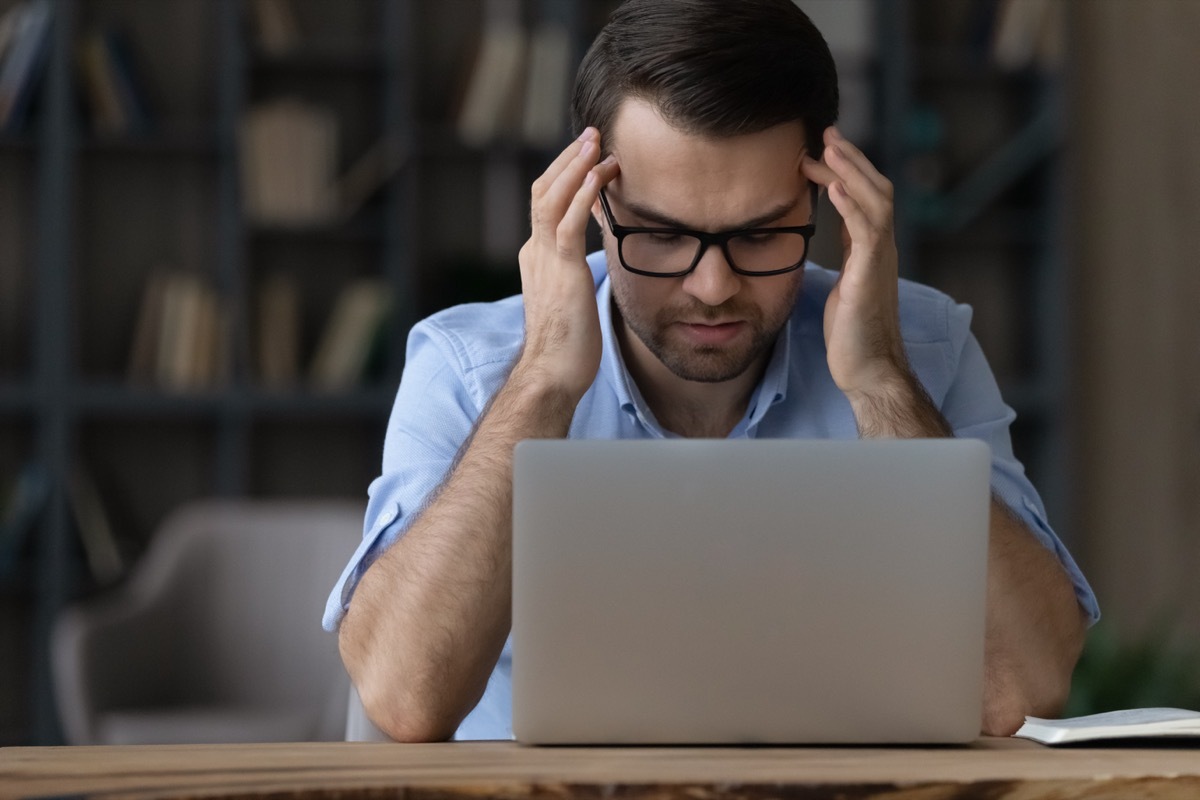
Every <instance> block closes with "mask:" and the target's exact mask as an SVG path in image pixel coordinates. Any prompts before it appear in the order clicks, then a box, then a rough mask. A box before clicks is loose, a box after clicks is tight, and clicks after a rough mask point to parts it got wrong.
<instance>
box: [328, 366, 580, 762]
mask: <svg viewBox="0 0 1200 800" xmlns="http://www.w3.org/2000/svg"><path fill="white" fill-rule="evenodd" d="M573 413H574V403H573V402H570V400H569V399H568V398H566V397H564V396H562V395H561V394H559V393H557V392H555V391H554V390H551V389H547V388H545V387H543V386H541V385H539V384H538V383H537V381H536V380H535V379H533V378H530V377H529V376H527V375H525V374H523V373H522V372H521V371H520V367H519V366H518V367H517V368H516V369H514V372H513V374H512V375H511V376H510V377H509V380H508V381H507V382H506V384H505V385H504V386H503V387H502V388H501V389H500V391H499V392H498V393H497V395H496V397H495V398H494V400H493V402H492V403H491V405H490V406H489V408H488V409H487V411H486V412H485V413H484V415H483V416H482V417H481V419H480V421H479V423H478V425H477V426H476V429H475V432H474V434H473V436H472V437H471V439H470V440H469V442H468V443H467V444H466V445H464V448H463V450H462V452H461V454H460V458H459V461H458V463H457V465H456V466H455V467H454V468H452V470H451V472H450V475H449V476H448V478H447V479H446V481H445V483H444V484H443V485H442V487H441V488H440V489H439V490H438V491H437V492H436V493H435V495H434V496H433V498H432V499H431V501H430V502H429V503H428V504H427V506H426V508H425V509H424V510H423V511H422V512H421V513H420V514H419V516H418V518H417V520H416V521H415V522H414V523H413V524H412V526H411V527H410V528H409V530H408V531H407V532H406V533H405V534H404V536H402V537H401V538H400V539H399V540H398V541H397V542H396V543H395V545H393V546H392V547H391V548H389V549H388V550H387V551H386V552H385V553H383V555H381V556H380V558H379V559H378V560H377V561H376V562H375V563H374V564H372V566H371V567H370V568H369V569H368V570H367V572H366V574H364V575H363V577H362V580H361V581H360V583H359V585H358V588H357V589H356V591H355V594H354V601H353V602H352V603H351V605H350V608H349V610H348V611H347V613H346V617H345V618H344V619H343V621H342V626H341V633H340V637H339V645H340V647H341V651H342V658H343V660H344V661H345V663H346V667H347V670H348V671H349V673H350V675H351V677H352V678H353V680H354V683H355V685H356V686H357V688H358V691H359V694H360V695H361V696H362V698H363V704H364V707H365V708H366V710H367V713H368V716H370V717H371V719H372V720H373V721H374V722H375V724H376V725H378V726H379V727H380V728H382V729H383V730H384V732H385V733H387V734H389V735H390V736H392V738H395V739H398V740H429V739H446V738H449V736H451V735H452V734H453V733H454V730H455V728H456V727H457V726H458V724H459V722H461V720H462V718H463V717H464V716H465V715H466V714H467V713H468V712H469V711H470V709H471V708H472V707H473V706H474V704H475V703H477V702H478V700H479V698H480V696H481V695H482V693H483V690H484V688H485V687H486V685H487V680H488V676H489V675H490V673H491V671H492V669H493V668H494V667H495V664H496V661H497V659H498V658H499V655H500V650H501V649H502V648H503V646H504V641H505V639H506V637H507V636H508V632H509V629H510V627H511V596H512V453H513V447H514V446H515V445H516V443H517V442H519V441H520V440H522V439H527V438H550V437H561V436H565V435H566V433H567V429H568V427H569V426H570V422H571V417H572V415H573Z"/></svg>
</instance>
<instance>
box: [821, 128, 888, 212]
mask: <svg viewBox="0 0 1200 800" xmlns="http://www.w3.org/2000/svg"><path fill="white" fill-rule="evenodd" d="M825 146H826V148H828V147H830V146H833V147H836V148H837V149H838V150H839V151H840V152H841V153H842V155H844V156H845V157H846V159H847V160H848V161H849V162H850V163H851V164H853V165H854V166H855V167H857V168H858V170H859V171H860V172H862V174H863V176H864V177H866V179H867V180H868V181H870V182H871V184H872V185H873V186H874V187H875V188H876V189H877V190H878V191H879V192H881V193H882V194H883V195H884V196H885V197H886V198H888V199H889V200H891V199H892V182H891V181H889V180H888V179H887V178H886V177H884V176H883V174H882V173H881V172H880V171H879V170H877V169H875V165H874V164H872V163H871V159H869V158H867V157H866V155H864V154H863V151H862V150H859V149H858V147H857V146H856V145H855V144H854V142H851V141H850V140H849V139H847V138H846V137H844V136H842V132H841V131H839V130H838V129H837V128H835V127H833V126H830V127H828V128H826V129H825Z"/></svg>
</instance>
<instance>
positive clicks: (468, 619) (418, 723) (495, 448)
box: [325, 0, 1098, 741]
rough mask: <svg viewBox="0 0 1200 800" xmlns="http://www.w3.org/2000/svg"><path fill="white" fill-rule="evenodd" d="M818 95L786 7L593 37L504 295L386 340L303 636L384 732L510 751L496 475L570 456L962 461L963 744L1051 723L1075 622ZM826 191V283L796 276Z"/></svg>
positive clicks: (1058, 569) (1074, 586) (740, 8)
mask: <svg viewBox="0 0 1200 800" xmlns="http://www.w3.org/2000/svg"><path fill="white" fill-rule="evenodd" d="M836 81H837V79H836V73H835V70H834V66H833V61H832V59H831V57H830V55H829V50H828V48H827V47H826V45H825V43H824V40H823V39H822V38H821V36H820V34H819V33H818V32H817V30H816V29H815V28H814V27H813V26H812V24H811V22H810V21H809V20H808V18H807V17H806V16H805V15H804V14H803V13H802V12H801V11H800V10H799V9H798V8H796V7H795V6H794V5H793V4H792V2H791V0H741V1H740V2H737V3H729V2H726V0H631V2H629V3H627V4H626V5H624V6H622V7H621V8H620V9H619V10H618V11H617V12H616V13H615V14H614V15H613V17H612V19H611V21H610V23H609V25H608V26H607V27H606V28H605V30H604V31H602V32H601V34H600V35H599V37H598V38H597V40H596V42H595V43H594V44H593V46H592V48H591V50H590V51H589V53H588V55H587V56H586V58H585V59H584V62H583V64H582V65H581V67H580V70H579V74H578V76H577V81H576V87H575V94H574V98H573V101H572V112H573V118H574V122H575V125H576V130H581V131H582V134H581V135H580V137H579V139H578V140H577V141H575V142H574V143H572V144H571V145H570V146H568V147H567V149H566V150H565V151H564V152H563V153H562V154H561V155H560V156H559V157H558V158H557V160H555V161H554V163H553V164H551V165H550V167H549V168H548V169H547V170H546V172H545V174H543V175H542V176H541V177H540V178H539V179H538V180H537V181H536V182H535V183H534V185H533V191H532V202H531V214H532V235H531V237H530V239H529V241H528V242H527V243H526V244H525V246H524V247H523V248H522V249H521V253H520V265H521V280H522V290H523V295H522V296H521V297H517V298H510V299H508V300H504V301H501V302H499V303H494V304H488V305H474V306H462V307H458V308H455V309H450V310H448V311H445V312H442V313H440V314H438V315H435V316H434V317H431V318H430V319H428V320H425V321H424V322H422V323H420V324H419V325H417V326H416V327H415V328H414V329H413V331H412V334H411V337H410V340H409V349H408V357H407V358H408V360H407V364H406V370H405V375H404V378H403V380H402V381H401V386H400V389H399V393H398V397H397V400H396V405H395V409H394V411H393V415H392V419H391V423H390V426H389V429H388V435H387V442H386V444H385V453H384V469H383V474H382V475H381V476H380V477H379V478H378V479H377V480H376V481H374V482H373V483H372V486H371V490H370V495H371V500H370V504H369V508H368V514H367V521H366V531H365V536H364V541H363V544H362V546H361V547H360V548H359V551H358V552H357V553H356V554H355V555H354V557H353V559H352V560H351V563H350V564H349V565H348V566H347V568H346V572H345V573H344V574H343V577H342V580H341V581H340V582H339V584H338V586H337V587H336V588H335V589H334V592H333V594H332V595H331V597H330V603H329V607H328V609H327V613H326V619H325V624H326V626H327V627H329V628H330V629H335V628H337V627H338V626H339V625H340V637H339V642H340V646H341V651H342V656H343V659H344V660H345V663H346V667H347V669H348V671H349V673H350V675H351V678H352V679H353V681H354V683H355V685H356V686H357V688H358V691H359V693H360V696H361V697H362V700H363V704H364V707H365V709H366V711H367V714H368V716H370V718H371V719H372V720H373V721H374V722H375V723H376V725H378V726H379V727H380V728H381V729H382V730H383V731H384V732H386V733H387V734H389V735H390V736H392V737H393V738H395V739H398V740H403V741H421V740H437V739H446V738H449V737H450V736H452V735H454V734H455V733H456V732H457V736H458V738H507V737H509V736H511V655H510V651H509V648H508V646H507V645H506V640H507V638H508V635H509V629H510V598H511V588H512V587H511V583H512V576H511V533H512V530H511V511H512V509H511V503H512V452H513V447H514V445H515V444H516V443H517V442H518V441H520V440H522V439H527V438H547V437H565V436H571V437H578V438H617V437H619V438H654V437H665V436H676V435H677V436H709V437H711V436H733V437H809V438H819V437H842V438H850V437H854V436H861V437H935V436H953V435H958V436H971V437H978V438H981V439H984V440H985V441H987V442H988V443H989V444H990V445H991V447H992V450H993V453H994V464H993V481H992V486H993V493H994V500H993V504H992V505H993V513H992V517H991V540H990V547H989V556H988V558H989V562H988V574H989V578H988V594H987V597H988V602H987V605H988V608H987V652H986V670H987V674H986V680H985V685H986V689H985V697H984V706H985V712H984V719H983V720H982V730H983V731H984V732H985V733H990V734H1009V733H1012V732H1013V731H1014V730H1015V729H1016V728H1017V727H1018V726H1019V725H1020V723H1021V721H1022V718H1023V716H1024V715H1025V714H1027V713H1030V714H1040V715H1051V714H1054V713H1055V712H1056V711H1057V710H1058V709H1059V708H1060V707H1061V704H1062V703H1063V701H1064V700H1065V697H1066V694H1067V690H1068V687H1069V683H1070V674H1071V670H1072V668H1073V666H1074V663H1075V660H1076V658H1077V657H1078V654H1079V650H1080V648H1081V645H1082V640H1083V634H1084V630H1085V628H1086V626H1087V624H1088V622H1089V620H1094V619H1095V618H1096V616H1097V613H1098V612H1097V610H1096V606H1095V600H1094V598H1093V597H1092V594H1091V591H1090V589H1089V588H1088V586H1087V584H1086V582H1085V581H1084V579H1083V577H1082V576H1081V575H1080V574H1079V570H1078V569H1077V568H1076V566H1075V565H1074V563H1073V562H1072V560H1071V558H1070V556H1069V555H1068V554H1067V553H1066V551H1065V550H1064V549H1063V548H1062V545H1061V544H1060V543H1059V542H1058V541H1057V539H1056V538H1055V536H1054V534H1053V533H1052V532H1051V530H1050V528H1049V527H1048V525H1047V524H1046V522H1045V519H1044V516H1045V515H1044V511H1043V509H1042V505H1041V502H1040V500H1039V499H1038V496H1037V494H1036V492H1035V491H1034V489H1033V487H1032V486H1030V485H1029V483H1028V481H1027V480H1026V479H1025V477H1024V474H1023V471H1022V469H1021V466H1020V465H1019V464H1018V463H1017V462H1016V461H1015V460H1014V459H1013V457H1012V450H1011V445H1010V441H1009V434H1008V425H1009V423H1010V422H1011V421H1012V419H1013V415H1012V412H1011V411H1010V410H1009V409H1008V408H1007V407H1006V406H1004V404H1003V403H1002V401H1001V399H1000V397H999V393H998V390H997V388H996V385H995V381H994V380H993V378H992V376H991V373H990V371H989V370H988V368H987V365H986V363H985V361H984V359H983V355H982V353H981V351H980V350H979V346H978V344H977V343H976V341H975V339H974V338H973V337H972V336H971V335H970V333H969V331H968V324H969V316H970V312H969V310H968V309H966V308H965V307H962V306H957V305H955V304H954V303H953V302H952V301H950V300H949V299H948V298H946V297H944V296H942V295H940V294H938V293H936V292H933V291H932V290H929V289H925V288H923V287H919V286H916V285H912V284H908V283H901V282H900V281H899V279H898V267H897V255H896V248H895V244H894V241H893V237H892V232H891V226H892V187H891V184H890V183H888V181H887V180H886V179H885V178H884V177H883V176H881V175H880V174H879V173H878V172H877V171H876V170H875V169H874V168H873V167H872V165H871V164H870V163H869V162H868V161H867V159H866V158H865V157H864V156H863V154H862V153H861V152H860V151H859V150H858V149H857V148H856V147H855V146H854V145H852V144H851V143H850V142H848V141H846V140H845V139H844V138H842V137H841V135H840V134H839V133H838V132H837V130H836V129H835V128H833V127H831V126H832V124H833V122H834V121H835V119H836V116H837V82H836ZM821 190H824V191H827V192H828V194H829V197H830V199H831V201H832V203H833V205H834V207H835V208H836V209H837V211H838V212H839V213H840V215H841V217H842V219H843V221H844V230H843V239H844V241H845V259H844V263H843V264H842V269H841V272H840V274H839V273H834V272H829V271H826V270H822V269H820V268H817V267H814V266H812V265H807V264H805V257H806V253H807V243H808V237H809V235H810V234H811V227H810V225H811V223H812V222H813V219H814V217H815V214H816V209H815V202H816V197H817V193H818V191H821ZM589 217H592V218H594V219H595V220H596V221H597V223H598V224H599V225H600V228H601V230H602V232H603V236H604V244H605V248H604V252H603V253H597V254H593V255H592V256H590V257H586V258H585V252H584V250H585V245H584V233H585V229H586V226H587V224H588V219H589ZM646 229H653V230H646Z"/></svg>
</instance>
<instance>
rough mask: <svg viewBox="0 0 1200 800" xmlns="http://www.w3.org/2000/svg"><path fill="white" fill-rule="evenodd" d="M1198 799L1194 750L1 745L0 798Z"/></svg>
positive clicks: (1018, 744)
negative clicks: (28, 746) (17, 746)
mask: <svg viewBox="0 0 1200 800" xmlns="http://www.w3.org/2000/svg"><path fill="white" fill-rule="evenodd" d="M51 797H54V798H62V797H78V798H105V799H106V800H115V799H116V798H130V799H131V800H132V799H139V800H141V799H145V798H172V799H176V798H178V799H182V798H216V797H220V798H272V799H273V800H284V799H285V798H343V799H346V798H383V797H404V798H410V799H411V800H454V799H455V798H481V797H498V798H511V799H512V800H526V799H527V798H528V799H532V798H559V797H584V798H596V799H597V800H601V798H622V799H624V798H630V799H631V800H632V799H634V798H637V799H640V798H655V799H656V800H675V799H676V798H678V799H679V800H709V798H713V799H714V800H715V799H716V798H744V799H745V800H759V799H760V798H761V799H763V800H765V798H777V797H778V798H828V799H829V800H832V799H833V798H845V799H846V800H853V799H856V798H888V800H940V799H941V798H986V799H987V800H1002V799H1003V798H1013V799H1014V800H1015V799H1016V798H1021V799H1022V800H1030V799H1032V798H1056V799H1060V800H1061V799H1062V798H1123V797H1151V798H1196V797H1200V749H1197V748H1195V747H1194V746H1192V747H1187V746H1182V747H1178V748H1157V749H1131V748H1113V749H1050V748H1045V747H1041V746H1039V745H1036V744H1033V743H1030V742H1024V741H1019V740H1006V739H983V740H980V741H979V742H977V743H976V744H974V745H972V746H970V747H945V748H936V747H927V748H899V747H897V748H811V747H805V748H687V749H681V748H533V747H522V746H519V745H516V744H512V743H508V742H488V743H457V744H454V743H451V744H430V745H401V744H373V743H372V744H361V743H324V744H262V745H198V746H187V745H174V746H145V747H77V748H67V747H46V748H35V747H30V748H5V749H0V798H4V799H5V800H7V799H8V798H51Z"/></svg>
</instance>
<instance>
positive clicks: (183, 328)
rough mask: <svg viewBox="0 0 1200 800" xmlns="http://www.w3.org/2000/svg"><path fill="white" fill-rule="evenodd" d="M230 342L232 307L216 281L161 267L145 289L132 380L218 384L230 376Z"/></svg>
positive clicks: (181, 385) (182, 387) (193, 386)
mask: <svg viewBox="0 0 1200 800" xmlns="http://www.w3.org/2000/svg"><path fill="white" fill-rule="evenodd" d="M228 345H229V321H228V309H227V308H226V307H225V305H224V304H223V303H221V302H220V299H219V298H218V296H217V293H216V290H215V289H214V288H213V286H212V284H211V282H210V281H208V280H207V279H205V278H203V277H201V276H199V275H196V274H194V273H188V272H180V271H167V270H158V271H156V272H154V273H152V274H151V275H150V277H149V278H148V279H147V281H146V285H145V287H144V288H143V290H142V300H141V305H140V307H139V309H138V313H137V318H136V322H135V324H134V331H133V337H132V341H131V345H130V354H129V366H128V371H127V374H128V378H129V380H130V382H131V383H135V384H141V385H148V386H157V387H159V388H163V389H169V390H172V391H195V390H200V389H207V388H213V387H215V386H219V385H221V384H222V383H223V382H224V381H225V380H226V379H227V377H228V373H229V370H230V367H229V364H228V361H229V354H228Z"/></svg>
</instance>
